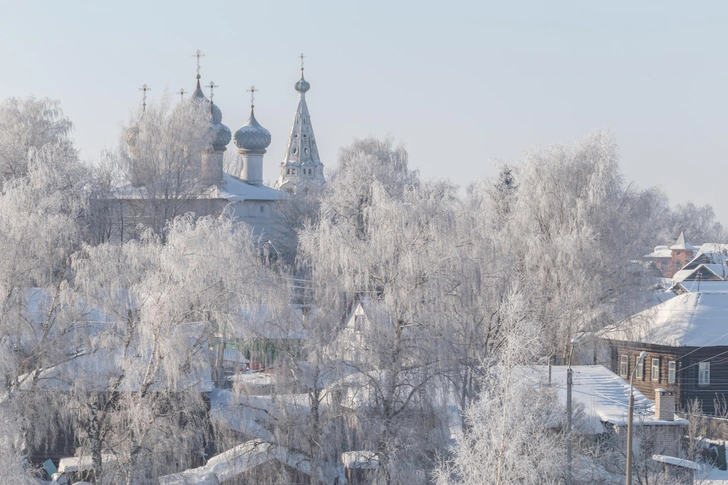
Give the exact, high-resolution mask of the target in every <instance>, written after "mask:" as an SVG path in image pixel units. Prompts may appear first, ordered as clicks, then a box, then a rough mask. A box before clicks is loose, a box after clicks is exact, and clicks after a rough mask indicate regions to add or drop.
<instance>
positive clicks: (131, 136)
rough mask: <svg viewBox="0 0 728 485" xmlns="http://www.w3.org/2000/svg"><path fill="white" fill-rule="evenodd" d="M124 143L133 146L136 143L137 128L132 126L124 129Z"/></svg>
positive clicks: (137, 136)
mask: <svg viewBox="0 0 728 485" xmlns="http://www.w3.org/2000/svg"><path fill="white" fill-rule="evenodd" d="M125 138H126V144H127V145H129V146H130V147H132V148H133V147H135V146H136V145H137V142H138V141H139V128H137V127H136V126H132V127H131V128H129V129H128V130H126V136H125Z"/></svg>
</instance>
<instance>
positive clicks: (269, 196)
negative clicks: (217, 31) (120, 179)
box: [99, 51, 325, 241]
mask: <svg viewBox="0 0 728 485" xmlns="http://www.w3.org/2000/svg"><path fill="white" fill-rule="evenodd" d="M200 55H201V54H200V53H199V51H198V53H197V57H198V68H197V83H196V86H195V89H194V91H193V92H192V94H191V96H190V97H189V98H188V99H187V100H185V101H184V102H185V103H199V104H200V105H204V106H210V113H211V116H210V129H211V130H212V132H213V135H212V143H211V147H210V148H209V150H207V152H205V153H204V154H203V155H202V159H201V160H200V166H199V171H198V173H199V184H196V187H195V190H194V193H192V194H190V193H187V194H184V196H183V197H180V198H178V199H175V200H172V201H171V202H170V199H168V198H167V199H165V200H164V201H163V202H164V203H165V204H167V205H170V207H171V209H166V208H165V210H164V213H165V215H166V217H167V219H169V218H171V217H175V216H177V215H182V214H185V213H189V212H192V213H194V214H195V215H197V216H205V215H219V214H221V213H222V211H223V210H226V209H227V210H229V211H231V212H232V214H233V216H234V217H235V218H236V219H237V220H239V221H242V222H245V223H247V224H249V225H250V226H252V228H253V230H254V232H255V234H256V235H264V234H266V233H267V234H271V233H272V232H275V231H276V227H275V224H276V222H275V217H273V216H274V213H275V205H276V204H277V203H278V201H280V200H281V199H284V198H285V197H287V195H288V194H293V193H296V192H299V191H301V190H305V188H306V186H307V185H309V184H323V183H324V182H325V180H324V166H323V164H322V163H321V160H320V159H319V152H318V147H317V145H316V137H315V135H314V131H313V125H312V124H311V115H310V114H309V110H308V105H307V103H306V93H307V92H308V91H309V89H310V88H311V85H310V84H309V82H308V81H307V80H306V79H305V78H304V68H303V65H302V66H301V78H300V79H299V80H298V81H297V82H296V83H295V85H294V89H295V90H296V91H297V92H298V93H299V100H298V106H297V107H296V111H295V114H294V117H293V123H292V126H291V131H290V134H289V136H288V140H287V144H286V151H285V155H284V157H283V161H281V162H280V164H279V171H280V172H279V176H278V178H277V180H276V182H275V184H274V186H273V187H269V186H266V185H264V184H263V180H264V167H265V165H264V156H265V155H266V153H267V150H268V148H269V146H270V144H271V134H270V132H269V131H268V130H267V129H265V128H264V127H263V126H261V124H260V123H259V122H258V120H257V119H256V118H255V105H254V97H253V102H251V109H250V118H249V119H248V121H247V122H246V123H245V124H244V125H243V126H241V127H240V128H239V129H238V130H237V131H236V132H235V133H234V134H232V133H231V131H230V129H229V128H228V127H227V126H225V125H224V124H223V123H222V111H221V110H220V108H219V107H218V106H217V105H216V104H214V103H213V102H212V101H211V100H210V99H208V98H207V97H206V96H205V94H204V93H203V91H202V88H201V85H200V79H201V76H200V68H199V57H200ZM145 89H146V88H145ZM251 90H252V92H253V95H254V94H255V89H254V88H251ZM145 94H146V92H145ZM134 130H136V132H135V131H134ZM137 134H138V129H136V128H132V129H130V130H129V131H128V132H127V137H126V141H127V144H128V146H129V149H130V152H131V153H132V154H134V153H135V152H134V150H135V144H136V143H137V138H136V136H137ZM231 140H232V141H233V142H234V143H235V146H236V147H237V153H238V157H239V160H238V164H237V166H238V167H240V172H239V173H226V172H224V170H223V159H224V153H225V151H226V150H227V149H228V145H229V144H230V142H231ZM151 193H152V191H151V190H147V188H146V187H144V186H140V185H139V184H133V183H132V184H129V185H126V186H123V187H120V188H119V189H117V190H116V192H115V193H114V195H113V197H112V198H111V201H109V200H102V201H99V202H100V207H101V206H103V207H104V210H107V211H109V213H110V216H109V223H108V224H107V226H108V227H104V228H103V231H104V232H105V234H103V235H102V236H101V237H100V238H99V239H100V240H108V239H115V240H122V241H123V240H125V239H128V238H131V237H135V235H134V232H135V231H136V230H138V229H137V228H140V227H142V226H143V225H145V224H146V225H151V221H149V220H148V214H149V213H151V212H152V211H154V210H155V209H157V208H156V207H155V208H153V209H152V210H151V211H150V210H148V207H149V205H150V204H155V205H160V204H161V203H162V201H161V200H160V199H159V197H157V196H154V195H151ZM155 199H156V200H155ZM111 212H113V215H112V214H111ZM156 212H157V213H158V212H160V211H159V210H156ZM145 214H146V215H145Z"/></svg>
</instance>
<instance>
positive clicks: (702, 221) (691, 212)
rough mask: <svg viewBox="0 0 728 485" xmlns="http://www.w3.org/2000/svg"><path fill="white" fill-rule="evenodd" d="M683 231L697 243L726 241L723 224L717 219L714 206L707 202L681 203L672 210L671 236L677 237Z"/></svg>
mask: <svg viewBox="0 0 728 485" xmlns="http://www.w3.org/2000/svg"><path fill="white" fill-rule="evenodd" d="M681 232H685V235H686V236H687V237H688V239H689V240H690V241H691V242H694V243H696V244H702V243H711V242H719V243H720V242H724V240H725V234H724V232H723V225H722V224H721V223H720V222H718V221H716V220H715V213H714V211H713V207H711V206H710V205H708V204H706V205H704V206H702V207H698V206H696V205H695V204H693V203H692V202H686V203H685V204H679V205H678V206H677V207H675V209H674V210H673V211H672V214H671V217H670V226H669V236H668V237H669V238H675V237H677V236H678V235H679V234H680V233H681Z"/></svg>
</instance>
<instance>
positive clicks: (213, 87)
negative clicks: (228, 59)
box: [207, 81, 220, 113]
mask: <svg viewBox="0 0 728 485" xmlns="http://www.w3.org/2000/svg"><path fill="white" fill-rule="evenodd" d="M207 87H208V88H210V113H212V98H213V96H215V93H214V92H213V91H214V89H215V88H219V87H220V86H218V85H217V84H215V82H214V81H210V84H208V85H207Z"/></svg>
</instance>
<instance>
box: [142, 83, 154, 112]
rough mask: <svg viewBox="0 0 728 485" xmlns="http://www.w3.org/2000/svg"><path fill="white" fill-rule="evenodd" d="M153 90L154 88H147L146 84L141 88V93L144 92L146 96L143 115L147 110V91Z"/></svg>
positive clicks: (143, 97)
mask: <svg viewBox="0 0 728 485" xmlns="http://www.w3.org/2000/svg"><path fill="white" fill-rule="evenodd" d="M151 90H152V88H149V87H147V85H146V84H145V85H144V86H142V87H140V88H139V91H144V95H143V96H142V113H144V112H145V111H146V110H147V91H151Z"/></svg>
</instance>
